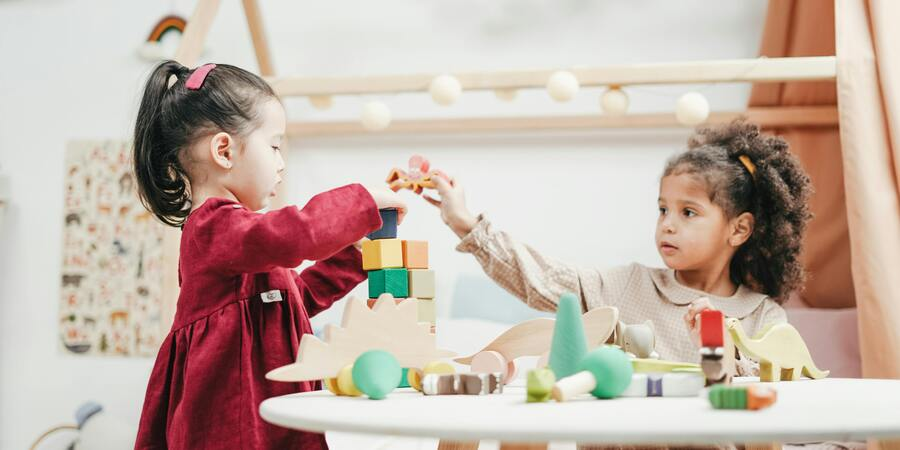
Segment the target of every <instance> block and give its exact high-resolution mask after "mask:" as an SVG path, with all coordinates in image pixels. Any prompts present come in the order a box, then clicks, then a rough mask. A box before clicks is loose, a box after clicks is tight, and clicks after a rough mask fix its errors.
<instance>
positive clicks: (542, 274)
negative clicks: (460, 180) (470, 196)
mask: <svg viewBox="0 0 900 450" xmlns="http://www.w3.org/2000/svg"><path fill="white" fill-rule="evenodd" d="M435 184H436V185H437V191H438V193H439V194H440V196H441V199H440V200H437V199H434V198H431V197H428V196H425V199H426V200H427V201H428V202H429V203H431V204H432V205H435V206H437V207H439V208H440V210H441V218H442V219H443V220H444V223H446V224H447V226H449V227H450V229H451V230H453V232H454V233H456V235H457V236H459V237H460V238H461V241H460V244H459V246H457V250H459V251H462V252H467V253H472V254H473V255H474V256H475V259H476V260H478V263H479V264H481V267H482V269H484V272H485V273H486V274H487V275H488V276H489V277H491V279H493V280H494V281H495V282H496V283H497V284H499V285H500V286H502V287H503V288H504V289H506V290H507V291H509V292H510V293H512V294H513V295H515V296H516V297H518V298H519V299H520V300H522V301H523V302H525V303H526V304H527V305H528V306H531V307H532V308H535V309H539V310H543V311H554V310H556V305H557V301H558V300H559V297H560V295H562V294H563V293H565V292H572V293H574V294H576V295H578V296H579V297H581V298H582V302H583V305H582V308H584V309H588V307H587V300H586V299H585V297H586V295H585V292H583V289H582V287H583V285H590V286H600V282H601V280H600V279H599V273H597V272H596V271H584V272H582V271H579V270H578V269H577V268H576V267H574V266H572V265H569V264H565V263H563V262H560V261H556V260H553V259H551V258H547V257H545V256H544V255H542V254H540V253H539V252H537V251H536V250H534V249H533V248H531V247H529V246H527V245H524V244H522V243H520V242H517V241H516V240H514V239H513V238H512V237H510V236H509V235H508V234H506V233H504V232H502V231H499V230H495V229H493V228H492V227H491V224H490V223H489V222H488V221H487V220H485V219H484V218H480V217H479V218H476V217H475V216H473V215H472V214H471V213H470V212H469V210H468V208H466V205H465V197H464V194H463V191H462V188H461V187H460V186H459V185H458V184H457V183H456V181H455V180H451V181H450V182H447V181H445V180H443V179H441V178H435ZM584 276H595V277H597V278H598V279H597V280H584V279H583V277H584Z"/></svg>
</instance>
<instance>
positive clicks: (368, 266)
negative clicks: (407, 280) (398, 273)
mask: <svg viewBox="0 0 900 450" xmlns="http://www.w3.org/2000/svg"><path fill="white" fill-rule="evenodd" d="M362 256H363V270H381V269H389V268H398V267H403V241H401V240H400V239H377V240H374V241H363V245H362Z"/></svg>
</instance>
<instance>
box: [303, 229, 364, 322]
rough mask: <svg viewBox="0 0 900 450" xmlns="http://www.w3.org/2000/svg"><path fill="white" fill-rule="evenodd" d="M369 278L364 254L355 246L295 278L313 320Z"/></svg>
mask: <svg viewBox="0 0 900 450" xmlns="http://www.w3.org/2000/svg"><path fill="white" fill-rule="evenodd" d="M365 279H366V272H365V271H364V270H363V269H362V253H360V251H359V249H357V248H356V247H355V246H353V245H351V246H349V247H347V248H345V249H343V250H341V251H339V252H338V253H336V254H335V255H333V256H332V257H330V258H328V259H324V260H322V261H319V262H317V263H315V264H313V265H312V266H310V267H308V268H306V269H304V270H303V271H302V272H300V273H298V274H296V275H295V276H294V282H295V283H296V284H297V288H298V289H299V290H300V298H301V299H302V300H303V304H304V305H305V306H306V311H307V312H308V313H309V316H310V317H313V316H315V315H316V314H318V313H320V312H322V311H324V310H326V309H328V308H330V307H331V305H332V304H333V303H334V302H336V301H338V300H340V299H342V298H344V296H346V295H347V294H348V293H350V291H351V290H353V288H355V287H356V285H358V284H359V283H361V282H362V281H364V280H365Z"/></svg>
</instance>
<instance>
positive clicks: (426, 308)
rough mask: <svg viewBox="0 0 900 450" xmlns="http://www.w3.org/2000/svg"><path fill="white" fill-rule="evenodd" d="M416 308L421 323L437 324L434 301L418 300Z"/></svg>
mask: <svg viewBox="0 0 900 450" xmlns="http://www.w3.org/2000/svg"><path fill="white" fill-rule="evenodd" d="M416 306H417V307H418V318H419V322H428V323H430V324H434V323H435V319H436V313H435V310H434V300H433V299H426V298H420V299H416Z"/></svg>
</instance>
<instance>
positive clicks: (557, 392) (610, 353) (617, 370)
mask: <svg viewBox="0 0 900 450" xmlns="http://www.w3.org/2000/svg"><path fill="white" fill-rule="evenodd" d="M633 373H634V372H633V370H632V368H631V361H630V360H629V358H628V356H626V355H625V352H623V351H622V350H620V349H618V348H616V347H612V346H604V347H600V348H598V349H596V350H593V351H591V352H590V353H588V354H587V355H586V356H585V357H584V358H583V359H582V360H581V363H580V364H579V366H578V372H576V373H575V374H574V375H572V376H569V377H566V378H563V379H561V380H559V381H557V382H556V384H555V385H553V391H552V393H551V396H552V397H553V399H554V400H556V401H558V402H564V401H566V400H569V399H571V398H573V397H575V396H578V395H581V394H586V393H588V392H590V393H591V395H593V396H594V397H596V398H614V397H617V396H618V395H619V394H621V393H622V392H624V391H625V389H627V388H628V385H630V384H631V375H632V374H633Z"/></svg>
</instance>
